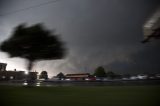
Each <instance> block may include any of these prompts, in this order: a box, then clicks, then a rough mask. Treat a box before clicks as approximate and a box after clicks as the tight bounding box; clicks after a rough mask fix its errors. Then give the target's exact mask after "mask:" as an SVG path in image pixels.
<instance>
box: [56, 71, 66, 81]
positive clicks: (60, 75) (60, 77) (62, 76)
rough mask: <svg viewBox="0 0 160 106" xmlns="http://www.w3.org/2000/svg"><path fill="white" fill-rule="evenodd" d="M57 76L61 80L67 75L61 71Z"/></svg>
mask: <svg viewBox="0 0 160 106" xmlns="http://www.w3.org/2000/svg"><path fill="white" fill-rule="evenodd" d="M57 77H58V78H59V80H61V79H62V78H64V77H65V75H64V74H63V73H62V72H60V73H59V74H57Z"/></svg>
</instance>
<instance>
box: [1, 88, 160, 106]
mask: <svg viewBox="0 0 160 106" xmlns="http://www.w3.org/2000/svg"><path fill="white" fill-rule="evenodd" d="M0 106H160V86H103V87H75V86H74V87H73V86H70V87H33V88H26V87H18V86H17V87H16V86H0Z"/></svg>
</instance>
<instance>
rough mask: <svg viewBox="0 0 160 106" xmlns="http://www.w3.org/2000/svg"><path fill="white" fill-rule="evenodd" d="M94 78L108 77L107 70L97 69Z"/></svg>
mask: <svg viewBox="0 0 160 106" xmlns="http://www.w3.org/2000/svg"><path fill="white" fill-rule="evenodd" d="M94 76H96V77H106V72H105V69H104V68H103V67H102V66H100V67H97V68H96V70H95V72H94Z"/></svg>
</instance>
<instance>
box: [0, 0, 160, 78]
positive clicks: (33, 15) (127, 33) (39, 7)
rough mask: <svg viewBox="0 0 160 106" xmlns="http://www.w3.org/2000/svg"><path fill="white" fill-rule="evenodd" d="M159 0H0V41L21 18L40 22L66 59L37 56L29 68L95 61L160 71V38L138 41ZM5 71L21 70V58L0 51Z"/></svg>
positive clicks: (113, 67) (79, 67) (90, 65)
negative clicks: (63, 45) (52, 33)
mask: <svg viewBox="0 0 160 106" xmlns="http://www.w3.org/2000/svg"><path fill="white" fill-rule="evenodd" d="M159 4H160V1H159V0H57V1H55V2H54V0H1V1H0V32H1V33H0V42H2V41H4V40H5V39H7V38H8V37H9V36H10V35H11V33H12V31H13V28H14V27H16V26H17V25H19V24H21V23H27V25H32V24H36V23H44V25H45V26H46V27H47V28H48V29H50V30H55V32H56V34H58V36H60V38H61V39H62V40H63V41H64V42H65V43H66V47H67V49H68V54H67V56H66V57H65V59H62V60H52V61H40V62H37V63H36V64H35V67H34V69H33V70H36V71H38V72H41V71H42V70H46V71H47V72H48V73H49V75H50V76H52V75H56V74H57V73H59V72H63V73H84V72H91V73H93V72H94V69H95V68H96V67H98V66H103V67H105V69H106V71H113V72H115V73H119V74H122V73H125V74H126V73H130V74H136V73H157V72H160V41H159V40H153V41H152V42H149V43H147V44H142V43H141V41H142V40H143V30H142V28H143V24H144V23H145V22H146V20H147V19H148V18H149V16H151V15H152V13H153V12H154V11H155V9H156V8H157V7H158V6H159ZM0 62H4V63H8V66H7V69H8V70H13V69H15V68H16V69H17V70H26V65H25V64H26V61H25V60H24V59H20V58H9V57H8V55H7V54H6V53H3V52H0Z"/></svg>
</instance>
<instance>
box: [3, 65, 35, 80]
mask: <svg viewBox="0 0 160 106" xmlns="http://www.w3.org/2000/svg"><path fill="white" fill-rule="evenodd" d="M6 66H7V64H6V63H0V81H9V80H26V79H30V80H36V79H37V74H38V73H37V72H29V73H28V74H26V73H25V71H17V70H16V69H15V70H14V71H6Z"/></svg>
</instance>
